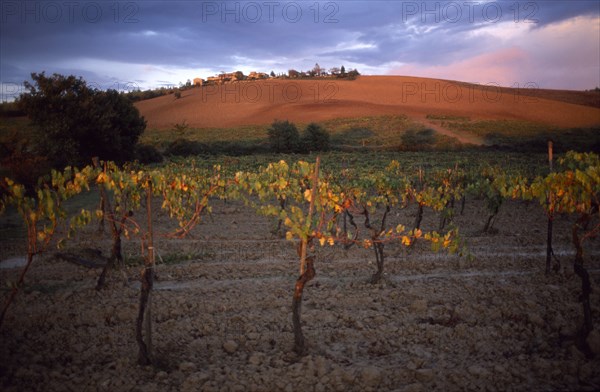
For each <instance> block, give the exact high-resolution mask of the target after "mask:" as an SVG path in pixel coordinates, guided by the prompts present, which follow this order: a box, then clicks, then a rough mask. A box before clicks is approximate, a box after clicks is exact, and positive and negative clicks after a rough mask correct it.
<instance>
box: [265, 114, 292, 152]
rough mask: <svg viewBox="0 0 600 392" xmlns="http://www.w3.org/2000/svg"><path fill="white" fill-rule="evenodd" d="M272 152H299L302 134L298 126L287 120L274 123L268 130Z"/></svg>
mask: <svg viewBox="0 0 600 392" xmlns="http://www.w3.org/2000/svg"><path fill="white" fill-rule="evenodd" d="M268 135H269V144H270V145H271V150H273V152H278V153H290V152H297V151H298V150H299V147H300V134H299V133H298V129H297V128H296V126H295V125H294V124H293V123H291V122H289V121H287V120H285V121H279V120H275V121H273V124H271V127H270V128H269V130H268Z"/></svg>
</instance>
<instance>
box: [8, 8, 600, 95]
mask: <svg viewBox="0 0 600 392" xmlns="http://www.w3.org/2000/svg"><path fill="white" fill-rule="evenodd" d="M0 7H1V8H0V13H1V23H0V83H1V89H0V93H1V95H2V96H1V99H2V101H10V100H12V99H14V98H15V97H16V96H17V95H18V94H19V93H21V92H23V91H24V87H23V81H25V80H29V79H30V74H31V73H32V72H37V73H39V72H42V71H45V72H46V74H52V73H60V74H63V75H75V76H81V77H83V78H84V79H85V80H86V81H87V82H88V84H89V85H91V86H94V87H97V88H101V89H106V88H114V89H118V90H130V89H134V88H135V89H137V88H140V89H148V88H158V87H162V86H166V87H170V86H178V85H179V84H180V83H185V82H186V81H187V80H188V79H193V78H195V77H202V78H206V77H208V76H211V75H214V74H217V73H220V72H221V71H226V72H232V71H237V70H240V71H242V72H244V73H245V74H248V73H249V72H250V71H261V72H267V73H270V72H271V71H274V72H275V73H282V72H287V70H288V69H296V70H310V69H312V68H313V67H314V66H315V63H318V64H319V65H320V66H321V67H323V68H326V69H330V68H332V67H340V66H342V65H344V67H345V68H346V69H347V70H350V69H358V71H359V72H360V73H361V74H365V75H409V76H423V77H435V78H442V79H450V80H459V81H466V82H473V83H481V84H495V85H500V86H507V87H511V86H512V87H532V86H533V87H539V88H556V89H572V90H584V89H593V88H595V87H598V86H600V1H597V0H589V1H578V0H563V1H560V0H548V1H516V0H510V1H467V0H459V1H348V0H344V1H313V0H310V1H275V0H273V1H271V0H265V1H261V0H259V1H168V2H166V1H115V0H108V1H104V0H99V1H78V0H59V1H24V0H14V1H11V0H1V1H0Z"/></svg>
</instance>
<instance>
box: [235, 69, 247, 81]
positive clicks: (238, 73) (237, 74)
mask: <svg viewBox="0 0 600 392" xmlns="http://www.w3.org/2000/svg"><path fill="white" fill-rule="evenodd" d="M234 75H235V79H236V80H244V79H246V77H245V76H244V73H243V72H242V71H236V72H235V74H234Z"/></svg>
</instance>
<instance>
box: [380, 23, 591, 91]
mask: <svg viewBox="0 0 600 392" xmlns="http://www.w3.org/2000/svg"><path fill="white" fill-rule="evenodd" d="M471 36H472V37H476V38H480V39H482V40H483V42H485V43H488V42H494V45H493V46H492V45H490V46H491V47H493V49H488V50H486V51H485V52H484V53H482V54H477V55H473V56H469V55H467V56H465V57H463V58H461V59H457V60H454V61H451V62H448V63H445V64H444V63H442V64H428V63H422V62H407V63H404V64H403V65H402V66H400V67H396V68H393V69H391V70H390V71H389V73H390V74H402V75H415V76H424V77H436V78H442V79H450V80H460V81H467V82H475V83H495V84H499V85H501V86H507V87H510V86H523V85H537V86H539V87H540V88H564V89H589V88H594V87H596V86H600V18H599V17H598V16H578V17H575V18H571V19H568V20H564V21H561V22H558V23H554V24H549V25H546V26H544V27H541V28H535V29H531V28H514V29H512V30H511V31H510V32H509V33H508V34H506V35H503V34H502V29H501V26H492V27H489V28H486V29H480V30H477V31H474V32H473V33H472V34H471ZM490 38H492V40H490Z"/></svg>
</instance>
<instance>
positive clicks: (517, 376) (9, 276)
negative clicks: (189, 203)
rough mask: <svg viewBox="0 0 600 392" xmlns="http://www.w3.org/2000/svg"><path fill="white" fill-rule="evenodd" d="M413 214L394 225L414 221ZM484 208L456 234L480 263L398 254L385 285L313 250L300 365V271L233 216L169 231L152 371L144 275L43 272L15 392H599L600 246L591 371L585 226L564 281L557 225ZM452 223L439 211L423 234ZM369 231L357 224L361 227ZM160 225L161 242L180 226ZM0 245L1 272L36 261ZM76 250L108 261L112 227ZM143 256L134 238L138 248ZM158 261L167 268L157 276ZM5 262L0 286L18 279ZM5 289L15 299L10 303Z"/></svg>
mask: <svg viewBox="0 0 600 392" xmlns="http://www.w3.org/2000/svg"><path fill="white" fill-rule="evenodd" d="M415 213H416V209H415V208H408V209H406V210H403V211H400V212H399V213H398V214H394V215H393V216H392V217H391V218H390V219H391V221H390V227H392V225H395V224H398V223H403V224H405V225H410V224H411V223H412V221H413V219H414V215H415ZM486 214H487V212H486V209H485V206H484V205H483V203H482V202H480V201H475V200H467V204H466V208H465V211H464V215H457V216H456V217H455V223H457V224H458V225H459V227H460V228H461V233H462V235H463V237H464V239H465V240H466V241H467V243H468V245H469V249H470V250H471V252H472V254H473V256H474V259H473V260H469V259H467V258H459V257H458V256H454V255H446V254H444V253H440V254H435V253H432V252H431V251H430V250H429V248H428V245H426V244H424V243H417V244H416V245H415V247H414V248H411V249H406V248H402V247H400V246H399V245H397V244H392V243H390V244H387V245H386V246H385V249H384V252H385V255H386V260H385V276H384V279H383V281H382V282H381V283H379V284H375V285H373V284H370V283H367V281H368V279H369V277H370V276H371V274H372V273H373V272H374V271H375V266H374V261H375V257H374V255H373V251H372V250H366V249H358V248H357V247H352V248H351V249H348V250H344V249H342V248H341V247H337V246H336V247H328V246H325V247H324V248H317V250H316V251H317V253H318V258H317V261H316V265H315V267H316V271H317V275H316V277H315V279H314V280H312V281H311V282H310V283H309V284H308V286H307V287H306V289H305V291H304V302H303V309H302V320H303V326H304V334H305V337H306V339H307V340H308V343H309V353H308V355H306V356H301V357H299V356H297V355H296V354H293V353H292V346H293V333H292V322H291V302H292V293H293V287H294V282H295V279H296V278H297V274H298V268H299V267H298V257H297V255H296V253H295V250H294V249H293V247H292V244H291V243H290V242H287V241H285V240H282V239H279V238H278V237H277V236H274V235H272V234H271V233H270V231H271V230H272V228H273V227H274V225H275V222H273V221H272V220H270V219H267V218H264V217H261V216H258V215H256V214H255V213H254V211H252V210H251V209H246V208H245V207H244V206H243V205H241V204H238V203H231V202H228V203H223V202H221V201H216V202H215V203H214V210H213V213H212V217H209V216H207V217H205V218H204V222H203V224H202V225H200V226H199V227H197V228H196V229H195V230H194V232H193V238H187V239H182V240H172V239H169V240H167V239H164V238H161V237H160V236H159V235H158V234H157V235H156V244H155V246H156V249H157V254H158V256H159V257H157V263H158V264H157V267H156V272H157V274H158V277H157V280H156V282H155V286H154V291H153V294H152V320H153V345H154V352H153V354H154V356H155V358H156V362H157V365H156V366H155V367H140V366H138V365H137V362H136V361H137V345H136V343H135V336H134V332H135V328H134V325H135V324H134V323H135V319H136V316H137V307H138V301H139V272H140V269H141V268H142V267H141V265H139V264H134V265H132V264H129V266H128V267H126V268H125V269H123V270H122V271H115V272H112V273H111V274H110V275H109V278H108V287H107V288H106V289H103V290H101V291H96V290H95V289H94V287H95V283H96V279H97V277H98V275H99V270H98V269H89V268H86V267H83V266H80V265H76V264H72V263H67V262H65V261H61V260H58V259H56V258H54V257H52V255H47V256H45V257H44V258H43V259H39V260H36V261H35V262H34V265H33V266H32V269H31V270H30V271H29V272H28V276H27V278H26V287H25V289H24V290H23V291H22V292H20V293H19V295H18V296H17V299H16V301H15V303H14V304H13V306H12V307H11V308H10V309H9V311H8V314H7V318H6V320H5V324H4V326H3V328H2V330H1V331H0V341H1V342H2V344H0V388H1V389H2V390H3V391H24V390H27V391H196V390H198V391H213V390H214V391H330V390H333V391H369V390H371V391H379V390H398V391H429V390H444V391H447V390H502V391H505V390H523V391H532V390H534V391H535V390H594V389H598V388H600V352H599V350H600V334H599V333H598V327H597V325H598V320H600V290H599V289H598V283H599V282H600V244H599V242H598V240H592V241H591V242H589V243H586V255H585V266H586V267H587V268H588V269H589V271H590V274H591V277H592V281H593V282H592V286H593V290H594V291H593V293H592V297H591V304H592V312H593V317H594V319H595V321H596V329H595V330H594V331H593V332H592V333H591V335H590V338H589V343H590V346H591V347H592V349H593V350H595V352H596V359H587V358H586V357H585V355H583V354H582V353H581V352H580V351H579V350H578V349H577V348H576V343H575V341H574V340H573V339H570V337H569V336H570V335H573V334H574V333H575V332H576V330H577V328H578V327H579V326H580V325H581V322H582V320H583V315H582V311H581V304H580V303H579V302H578V295H579V293H580V290H581V283H580V280H579V278H578V277H577V276H575V275H573V273H572V267H571V268H569V266H570V260H572V258H573V253H574V252H573V250H572V248H571V245H570V223H571V222H572V220H573V219H572V217H568V216H561V217H558V218H557V220H556V223H555V228H554V232H555V237H554V241H555V242H554V247H555V252H556V254H557V257H558V258H559V259H560V260H561V261H562V266H563V270H562V271H561V272H560V273H554V274H552V275H551V276H548V277H546V276H545V275H544V273H543V270H544V263H545V238H546V217H545V215H544V213H543V212H542V209H541V208H540V207H539V206H538V205H537V204H536V203H529V204H527V203H522V202H506V203H505V204H504V205H503V206H502V209H501V210H500V213H499V216H498V218H497V221H496V223H495V226H494V227H495V230H493V231H492V233H489V234H483V233H481V228H482V227H483V225H484V223H485V220H486V218H487V215H486ZM438 220H439V217H438V216H437V215H435V214H434V213H433V212H431V211H426V214H425V217H424V221H423V227H424V229H426V228H435V227H437V225H438ZM357 221H358V222H360V223H362V221H361V219H360V217H357ZM167 222H168V219H167V217H165V216H160V217H159V219H157V220H156V221H155V225H156V227H157V228H156V229H155V231H156V232H157V233H159V232H160V231H161V228H165V227H166V226H167V224H168V223H167ZM21 245H22V244H21V243H20V242H16V241H11V240H9V239H6V238H5V239H3V240H2V241H1V246H2V249H1V250H2V253H1V254H2V255H3V258H8V257H9V256H17V255H22V254H24V252H25V250H24V249H23V248H22V247H21ZM69 247H70V250H72V251H77V250H78V249H83V248H96V249H100V250H102V251H103V252H104V254H107V253H108V252H109V250H110V236H109V234H108V229H107V232H106V233H105V234H98V233H97V226H93V227H91V226H90V227H88V228H86V229H85V230H83V231H82V232H81V233H80V234H78V238H77V239H76V240H75V241H73V242H70V243H69ZM124 247H125V249H124V253H125V255H126V257H129V258H130V259H135V258H138V257H139V255H140V247H141V246H140V242H139V240H135V239H132V240H130V241H125V244H124ZM161 259H162V262H161ZM7 264H8V263H7V262H6V261H3V262H2V263H0V266H4V268H1V269H0V280H1V282H0V283H1V284H2V285H3V286H4V287H6V283H7V282H9V281H15V280H16V279H17V277H18V274H19V273H20V269H18V268H12V269H11V268H6V266H7ZM7 295H8V291H2V297H1V298H0V300H2V301H4V300H5V299H6V297H7Z"/></svg>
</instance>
